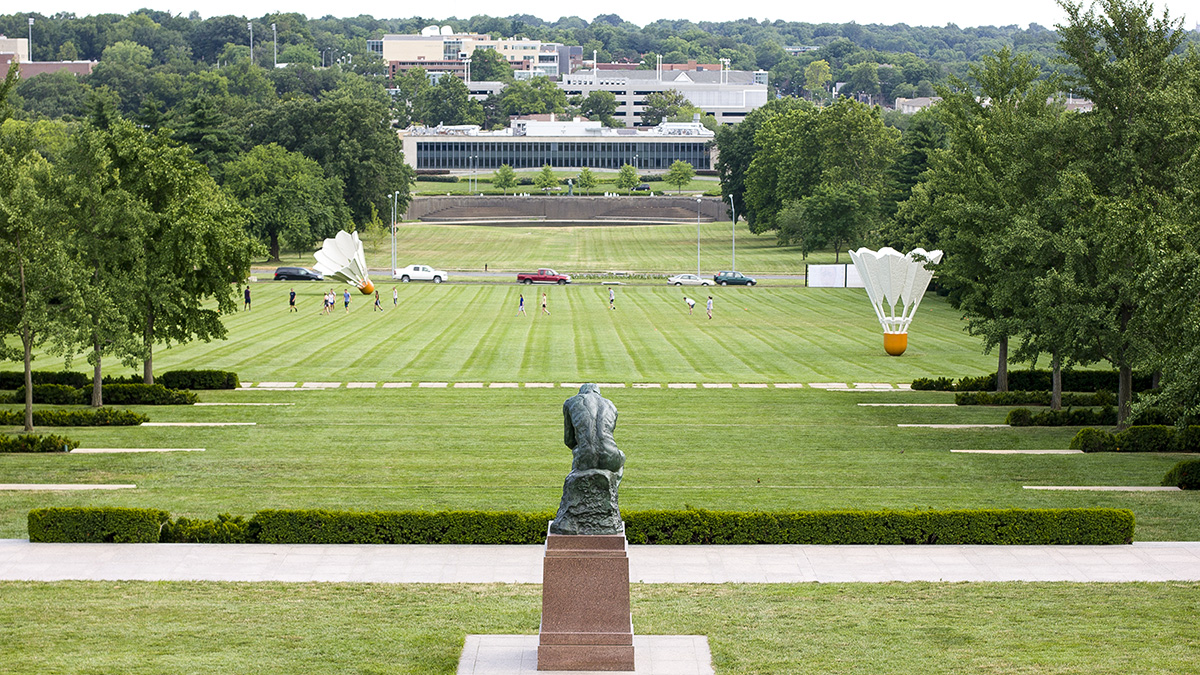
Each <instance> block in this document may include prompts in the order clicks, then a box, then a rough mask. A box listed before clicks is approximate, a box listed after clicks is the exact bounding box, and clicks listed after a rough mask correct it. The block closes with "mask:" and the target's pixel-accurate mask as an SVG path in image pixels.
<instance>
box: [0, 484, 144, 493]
mask: <svg viewBox="0 0 1200 675" xmlns="http://www.w3.org/2000/svg"><path fill="white" fill-rule="evenodd" d="M136 488H137V486H136V485H122V484H120V483H103V484H101V483H94V484H84V483H0V490H27V491H35V492H41V491H53V490H133V489H136Z"/></svg>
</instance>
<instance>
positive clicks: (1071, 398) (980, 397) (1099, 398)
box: [954, 391, 1117, 406]
mask: <svg viewBox="0 0 1200 675" xmlns="http://www.w3.org/2000/svg"><path fill="white" fill-rule="evenodd" d="M1050 399H1051V392H1048V391H1001V392H985V391H960V392H958V393H957V394H955V395H954V402H955V403H957V404H958V405H1042V406H1048V405H1050ZM1116 403H1117V397H1116V396H1113V395H1112V393H1111V392H1108V391H1098V392H1096V393H1094V394H1075V393H1071V392H1066V393H1064V394H1063V395H1062V404H1063V405H1065V406H1105V405H1116Z"/></svg>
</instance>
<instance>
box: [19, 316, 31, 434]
mask: <svg viewBox="0 0 1200 675" xmlns="http://www.w3.org/2000/svg"><path fill="white" fill-rule="evenodd" d="M21 344H22V346H24V347H25V431H26V432H27V433H28V432H32V431H33V331H31V330H30V329H29V326H21Z"/></svg>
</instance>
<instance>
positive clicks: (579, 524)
mask: <svg viewBox="0 0 1200 675" xmlns="http://www.w3.org/2000/svg"><path fill="white" fill-rule="evenodd" d="M616 426H617V407H616V406H615V405H613V402H612V401H610V400H608V399H606V398H604V397H603V396H601V395H600V387H598V386H596V385H595V384H585V385H583V386H582V387H580V388H579V393H578V394H576V395H575V396H572V397H571V398H569V399H567V400H566V402H565V403H563V431H564V436H563V442H564V443H566V445H567V447H568V448H571V451H572V454H573V460H572V462H571V473H569V474H567V479H566V481H564V482H563V496H562V502H561V503H560V504H559V506H558V515H557V516H556V517H555V518H554V522H552V523H551V524H550V533H551V534H569V535H574V534H623V533H624V532H625V523H624V522H622V520H621V510H620V508H619V507H618V506H617V486H618V485H620V483H621V475H622V474H623V473H624V468H625V453H623V452H621V450H620V449H619V448H617V444H616V441H614V440H613V429H615V428H616Z"/></svg>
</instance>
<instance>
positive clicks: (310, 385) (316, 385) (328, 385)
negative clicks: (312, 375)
mask: <svg viewBox="0 0 1200 675" xmlns="http://www.w3.org/2000/svg"><path fill="white" fill-rule="evenodd" d="M300 386H301V387H303V388H305V389H337V388H339V387H341V386H342V383H341V382H305V383H304V384H302V385H300Z"/></svg>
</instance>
